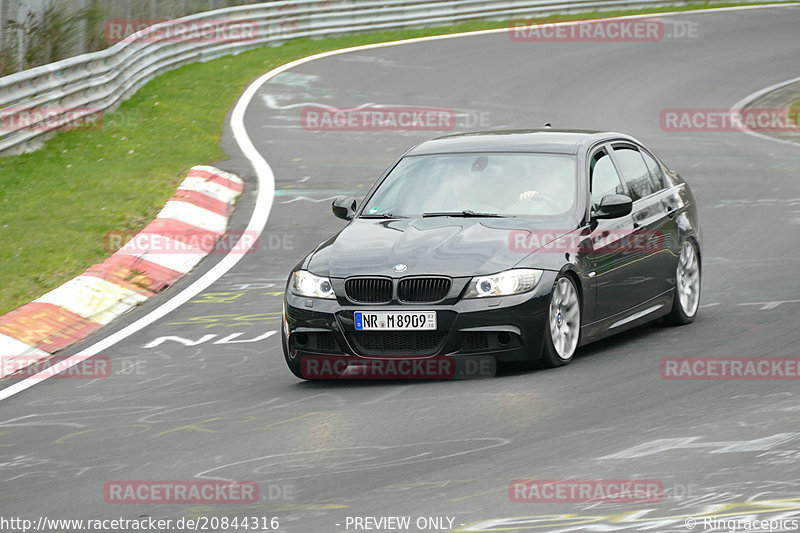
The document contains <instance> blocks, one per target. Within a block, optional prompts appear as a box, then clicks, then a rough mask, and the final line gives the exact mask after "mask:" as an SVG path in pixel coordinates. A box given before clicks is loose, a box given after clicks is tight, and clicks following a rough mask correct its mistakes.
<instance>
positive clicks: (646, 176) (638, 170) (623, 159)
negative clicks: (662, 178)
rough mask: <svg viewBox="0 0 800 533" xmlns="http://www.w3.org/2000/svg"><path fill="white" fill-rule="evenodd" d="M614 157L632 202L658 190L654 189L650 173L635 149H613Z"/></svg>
mask: <svg viewBox="0 0 800 533" xmlns="http://www.w3.org/2000/svg"><path fill="white" fill-rule="evenodd" d="M614 155H615V156H616V158H617V162H618V163H619V166H620V172H622V178H623V179H624V180H625V182H626V183H627V184H628V188H629V189H630V190H631V193H632V195H633V199H634V200H638V199H639V198H645V197H646V196H650V195H651V194H653V193H654V192H656V191H657V190H658V189H657V188H655V187H654V185H653V181H652V178H651V177H650V171H649V170H647V165H645V163H644V159H643V158H642V154H641V153H639V150H636V149H635V148H627V147H624V148H614Z"/></svg>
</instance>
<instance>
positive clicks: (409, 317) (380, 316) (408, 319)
mask: <svg viewBox="0 0 800 533" xmlns="http://www.w3.org/2000/svg"><path fill="white" fill-rule="evenodd" d="M355 319H356V329H357V330H359V331H362V330H409V329H411V330H424V329H436V311H416V312H406V311H402V312H374V313H373V312H371V311H356V313H355Z"/></svg>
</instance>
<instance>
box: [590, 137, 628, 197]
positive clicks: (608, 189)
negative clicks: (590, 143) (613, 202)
mask: <svg viewBox="0 0 800 533" xmlns="http://www.w3.org/2000/svg"><path fill="white" fill-rule="evenodd" d="M590 172H591V176H592V203H593V204H594V205H595V207H596V206H598V205H600V200H601V199H602V198H603V196H605V195H607V194H625V187H624V186H623V185H622V181H620V179H619V175H618V174H617V169H616V168H614V163H612V161H611V157H609V155H608V154H607V153H606V152H605V151H604V150H600V151H598V152H597V153H596V154H594V156H593V157H592V163H591V167H590Z"/></svg>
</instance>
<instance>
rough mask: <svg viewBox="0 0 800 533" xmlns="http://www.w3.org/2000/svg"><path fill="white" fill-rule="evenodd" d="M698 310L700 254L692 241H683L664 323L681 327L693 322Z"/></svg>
mask: <svg viewBox="0 0 800 533" xmlns="http://www.w3.org/2000/svg"><path fill="white" fill-rule="evenodd" d="M699 308H700V254H698V253H697V247H696V246H695V244H694V243H693V242H692V241H689V240H687V241H684V243H683V244H682V245H681V251H680V255H678V265H677V267H676V268H675V295H674V297H673V300H672V311H670V313H669V314H668V315H667V316H666V317H665V322H666V323H667V324H669V325H672V326H683V325H684V324H689V323H691V322H694V319H695V317H696V316H697V310H698V309H699Z"/></svg>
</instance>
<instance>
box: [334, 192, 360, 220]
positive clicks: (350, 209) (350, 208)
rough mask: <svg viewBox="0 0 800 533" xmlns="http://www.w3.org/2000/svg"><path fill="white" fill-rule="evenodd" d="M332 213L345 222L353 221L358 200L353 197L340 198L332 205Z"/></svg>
mask: <svg viewBox="0 0 800 533" xmlns="http://www.w3.org/2000/svg"><path fill="white" fill-rule="evenodd" d="M331 211H333V214H334V215H336V216H337V217H339V218H341V219H344V220H353V217H354V216H355V214H356V199H355V198H353V197H352V196H340V197H339V198H337V199H336V200H334V201H333V204H331Z"/></svg>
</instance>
